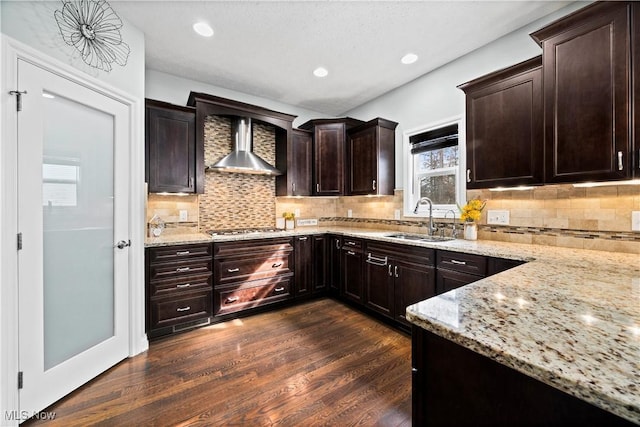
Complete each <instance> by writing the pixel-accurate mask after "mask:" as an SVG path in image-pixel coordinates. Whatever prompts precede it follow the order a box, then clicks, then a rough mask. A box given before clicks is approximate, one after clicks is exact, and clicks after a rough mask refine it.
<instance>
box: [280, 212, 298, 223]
mask: <svg viewBox="0 0 640 427" xmlns="http://www.w3.org/2000/svg"><path fill="white" fill-rule="evenodd" d="M282 217H283V218H284V219H285V220H287V221H290V220H293V219H294V218H295V217H296V216H295V214H294V213H293V212H283V213H282Z"/></svg>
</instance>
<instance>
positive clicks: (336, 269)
mask: <svg viewBox="0 0 640 427" xmlns="http://www.w3.org/2000/svg"><path fill="white" fill-rule="evenodd" d="M329 254H330V255H329V258H330V266H329V288H330V291H331V293H332V294H333V295H339V294H340V287H341V286H340V284H341V283H342V267H341V266H342V260H341V256H342V238H341V237H340V236H331V237H330V242H329Z"/></svg>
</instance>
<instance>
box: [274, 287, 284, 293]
mask: <svg viewBox="0 0 640 427" xmlns="http://www.w3.org/2000/svg"><path fill="white" fill-rule="evenodd" d="M273 291H274V292H282V291H284V287H283V288H275V289H274V290H273Z"/></svg>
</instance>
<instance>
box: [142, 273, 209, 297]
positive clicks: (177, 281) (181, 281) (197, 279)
mask: <svg viewBox="0 0 640 427" xmlns="http://www.w3.org/2000/svg"><path fill="white" fill-rule="evenodd" d="M212 285H213V273H209V274H205V275H200V276H186V277H182V276H181V277H177V278H173V279H164V280H157V281H152V282H150V284H149V296H150V297H161V296H165V295H173V294H180V293H184V292H193V291H198V290H202V291H206V290H209V289H211V287H212Z"/></svg>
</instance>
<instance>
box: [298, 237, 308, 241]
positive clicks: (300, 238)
mask: <svg viewBox="0 0 640 427" xmlns="http://www.w3.org/2000/svg"><path fill="white" fill-rule="evenodd" d="M298 240H300V241H301V242H304V241H305V240H307V238H306V237H298Z"/></svg>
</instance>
